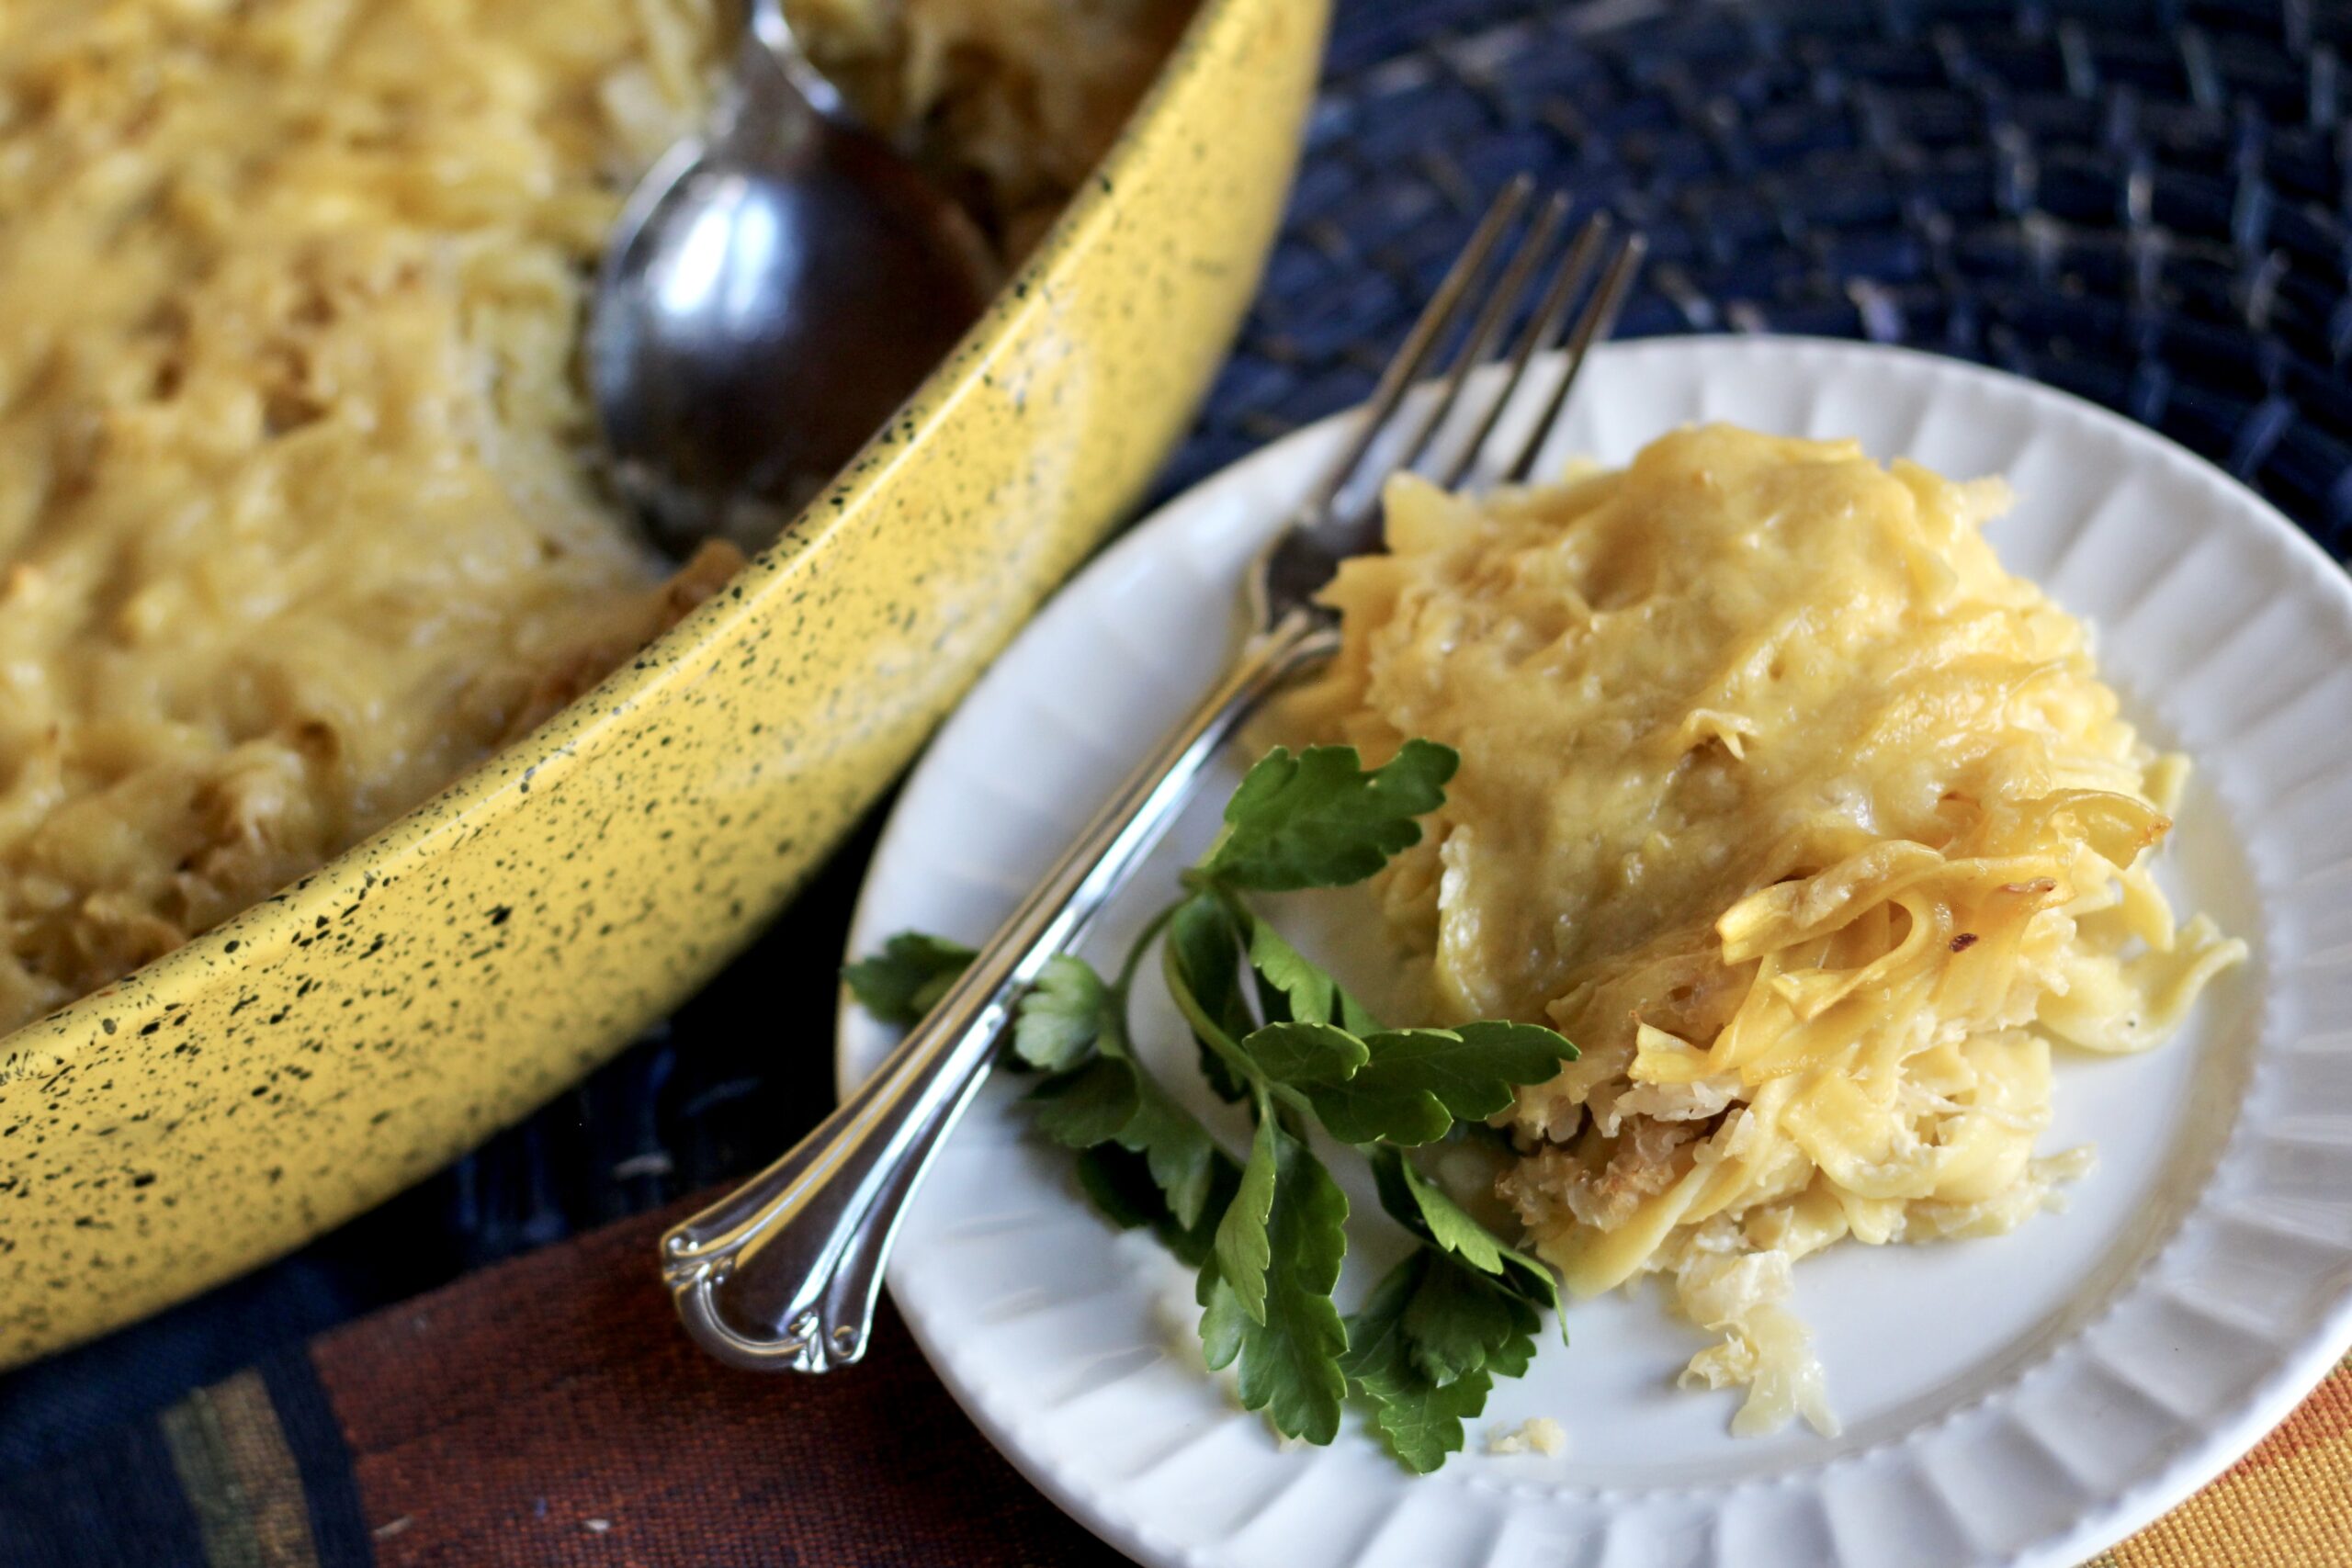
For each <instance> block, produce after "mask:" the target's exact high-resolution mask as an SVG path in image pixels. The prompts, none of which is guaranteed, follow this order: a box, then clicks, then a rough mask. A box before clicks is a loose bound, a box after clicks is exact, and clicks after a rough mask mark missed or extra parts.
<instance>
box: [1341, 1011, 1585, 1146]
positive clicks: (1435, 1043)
mask: <svg viewBox="0 0 2352 1568" xmlns="http://www.w3.org/2000/svg"><path fill="white" fill-rule="evenodd" d="M1364 1045H1365V1046H1366V1047H1367V1048H1368V1049H1369V1050H1370V1052H1371V1060H1369V1061H1367V1062H1366V1063H1365V1064H1364V1065H1363V1067H1362V1068H1361V1069H1359V1070H1358V1071H1357V1073H1356V1075H1355V1076H1354V1077H1351V1078H1350V1079H1348V1080H1347V1081H1346V1082H1345V1083H1340V1084H1330V1085H1327V1086H1324V1087H1322V1088H1319V1089H1312V1090H1310V1091H1309V1093H1310V1096H1311V1098H1312V1099H1313V1100H1314V1102H1315V1114H1316V1115H1317V1116H1318V1117H1319V1118H1321V1119H1322V1122H1323V1125H1324V1126H1326V1127H1328V1128H1329V1129H1330V1132H1331V1135H1332V1136H1333V1137H1335V1138H1338V1139H1340V1141H1341V1142H1343V1143H1350V1144H1369V1143H1374V1142H1378V1141H1381V1140H1385V1141H1387V1142H1389V1143H1392V1144H1407V1145H1411V1144H1430V1143H1435V1142H1436V1141H1437V1140H1438V1139H1440V1138H1442V1137H1444V1136H1445V1134H1446V1133H1447V1132H1448V1131H1449V1130H1451V1129H1452V1127H1453V1123H1454V1121H1455V1119H1456V1118H1459V1119H1461V1120H1463V1121H1465V1122H1482V1121H1484V1120H1486V1119H1487V1117H1489V1116H1492V1115H1493V1114H1495V1112H1497V1111H1500V1110H1502V1109H1504V1108H1505V1107H1506V1106H1508V1105H1510V1100H1511V1092H1510V1091H1511V1089H1512V1086H1513V1085H1516V1084H1524V1083H1541V1082H1543V1081H1544V1079H1546V1078H1549V1077H1552V1075H1553V1074H1555V1073H1556V1072H1557V1071H1559V1066H1560V1062H1561V1061H1562V1060H1563V1059H1564V1058H1573V1057H1574V1056H1575V1055H1576V1047H1575V1046H1573V1045H1571V1044H1569V1043H1567V1042H1566V1040H1563V1039H1561V1038H1560V1037H1559V1036H1558V1035H1557V1034H1555V1033H1554V1032H1552V1031H1550V1030H1548V1029H1544V1028H1542V1027H1541V1026H1539V1025H1536V1024H1532V1023H1465V1024H1464V1025H1463V1026H1462V1027H1461V1028H1459V1029H1396V1030H1385V1031H1382V1032H1377V1033H1374V1034H1371V1035H1368V1036H1366V1037H1365V1039H1364Z"/></svg>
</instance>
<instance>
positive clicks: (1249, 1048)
mask: <svg viewBox="0 0 2352 1568" xmlns="http://www.w3.org/2000/svg"><path fill="white" fill-rule="evenodd" d="M1241 1049H1242V1050H1243V1051H1244V1052H1246V1053H1248V1055H1249V1056H1250V1060H1251V1061H1253V1062H1255V1063H1257V1064H1258V1066H1259V1067H1260V1068H1261V1069H1262V1070H1263V1071H1264V1072H1265V1074H1266V1076H1267V1077H1271V1078H1272V1079H1274V1080H1275V1081H1276V1082H1277V1083H1285V1084H1290V1085H1292V1086H1294V1087H1296V1088H1308V1087H1311V1086H1314V1085H1318V1084H1339V1083H1345V1082H1347V1081H1348V1080H1349V1079H1350V1078H1351V1077H1355V1075H1356V1070H1357V1069H1358V1068H1360V1067H1362V1066H1363V1065H1364V1063H1365V1062H1367V1061H1369V1060H1370V1059H1371V1056H1372V1053H1371V1052H1370V1051H1368V1050H1366V1049H1365V1048H1364V1043H1363V1041H1361V1040H1359V1039H1357V1038H1356V1037H1355V1036H1354V1035H1352V1034H1351V1033H1349V1032H1347V1031H1346V1030H1344V1029H1337V1028H1334V1027H1333V1026H1331V1025H1330V1024H1328V1023H1270V1024H1268V1025H1266V1027H1265V1028H1263V1029H1261V1030H1259V1031H1257V1032H1255V1033H1253V1034H1251V1035H1250V1037H1249V1038H1247V1039H1245V1040H1244V1041H1242V1042H1241Z"/></svg>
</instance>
